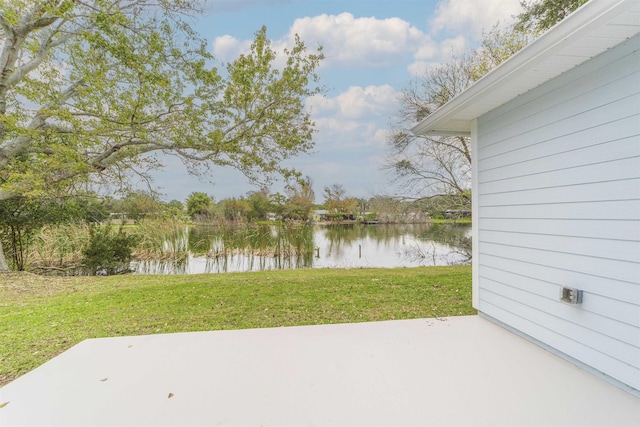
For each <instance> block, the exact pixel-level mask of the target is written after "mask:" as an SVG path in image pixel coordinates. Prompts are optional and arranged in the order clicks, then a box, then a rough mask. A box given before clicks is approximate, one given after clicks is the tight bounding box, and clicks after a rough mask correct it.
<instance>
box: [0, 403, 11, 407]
mask: <svg viewBox="0 0 640 427" xmlns="http://www.w3.org/2000/svg"><path fill="white" fill-rule="evenodd" d="M8 404H9V402H4V403H0V408H4V407H5V406H7V405H8Z"/></svg>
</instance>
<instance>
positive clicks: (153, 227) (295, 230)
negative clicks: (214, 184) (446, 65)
mask: <svg viewBox="0 0 640 427" xmlns="http://www.w3.org/2000/svg"><path fill="white" fill-rule="evenodd" d="M467 220H469V221H467ZM469 224H470V219H467V218H464V219H458V220H452V219H443V220H433V221H430V222H427V223H410V224H389V223H381V224H364V223H362V222H358V221H329V222H321V223H319V222H313V223H311V224H309V223H307V222H301V221H287V222H280V221H252V222H248V223H247V222H223V223H215V222H214V223H211V222H197V221H193V222H192V221H187V220H185V219H176V218H166V217H165V218H146V219H141V220H139V221H137V222H135V223H131V224H113V223H111V224H109V223H106V224H102V225H98V226H92V225H89V224H82V223H81V224H75V223H70V224H59V225H51V226H45V227H43V228H42V229H41V230H40V231H39V232H38V234H37V235H36V236H34V238H33V239H31V244H30V245H28V246H25V251H24V256H23V257H22V258H23V260H24V261H23V264H24V268H25V270H27V271H30V272H34V273H39V274H47V275H85V274H87V272H89V273H90V274H93V273H91V271H92V270H91V269H90V268H88V267H87V262H86V261H87V260H86V252H87V249H86V248H91V249H92V253H95V255H96V256H101V254H107V252H108V249H109V248H115V247H118V243H119V241H117V240H115V241H111V240H113V239H114V238H118V236H122V238H121V240H123V239H128V238H127V237H126V236H131V239H130V241H125V244H126V245H127V247H128V248H129V249H128V250H129V251H130V254H131V255H130V259H129V260H124V261H123V262H121V263H120V264H118V267H117V271H118V272H121V273H126V272H129V271H130V268H129V266H130V262H129V261H134V262H168V263H170V262H175V263H176V265H181V264H183V263H184V261H185V260H186V259H187V258H188V256H189V254H192V255H195V256H204V257H206V258H207V259H212V260H218V259H219V258H221V257H228V256H232V255H238V254H240V255H247V256H252V257H267V258H268V257H270V258H283V259H289V258H292V257H307V258H310V257H311V258H312V257H313V255H314V254H316V253H317V249H318V248H317V247H316V245H315V243H314V241H313V230H314V227H330V228H331V230H332V232H331V236H332V237H331V238H332V239H337V240H336V242H349V241H352V240H353V239H358V238H361V237H362V236H363V235H370V234H371V235H375V236H376V238H385V237H388V236H389V235H390V234H389V233H391V234H393V232H391V231H389V230H391V229H393V227H399V230H403V229H404V228H405V227H416V226H420V225H424V226H426V227H428V228H431V229H433V230H434V231H435V230H441V229H442V230H444V229H446V228H447V227H455V226H459V225H461V226H468V225H469ZM341 227H342V228H341ZM340 229H342V230H344V233H343V232H340V231H339V230H340ZM385 230H387V231H385ZM423 231H424V230H423ZM120 232H122V233H124V234H120ZM396 233H397V232H396ZM445 234H446V233H444V234H443V232H439V233H434V236H433V237H434V238H437V239H440V240H442V242H441V243H445V244H449V245H453V246H459V245H463V246H464V245H467V246H468V245H469V244H470V243H469V242H466V241H464V242H463V241H462V240H464V239H462V238H461V237H460V236H458V238H457V239H456V238H451V237H448V236H446V235H445ZM378 235H381V236H382V237H381V236H378ZM110 239H111V240H110ZM114 256H115V255H114ZM305 259H306V258H305ZM99 261H100V260H98V261H96V262H95V264H98V263H99ZM309 264H310V263H309V262H306V263H305V264H304V266H309ZM103 267H104V266H103ZM177 272H180V271H179V270H178V271H177ZM110 274H118V273H114V272H111V273H110Z"/></svg>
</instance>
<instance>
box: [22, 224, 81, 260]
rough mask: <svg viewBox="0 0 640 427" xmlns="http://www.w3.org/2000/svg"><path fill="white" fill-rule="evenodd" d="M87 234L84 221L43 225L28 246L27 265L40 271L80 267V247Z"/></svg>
mask: <svg viewBox="0 0 640 427" xmlns="http://www.w3.org/2000/svg"><path fill="white" fill-rule="evenodd" d="M89 235H90V232H89V225H87V224H84V223H82V224H75V223H74V224H58V225H51V226H45V227H44V228H43V229H42V230H40V232H39V233H38V235H37V236H36V237H35V239H34V240H33V243H32V244H31V246H30V247H29V252H28V253H27V265H28V266H29V268H30V269H34V270H41V271H48V270H73V269H77V268H82V258H83V256H82V249H83V248H84V247H85V245H86V244H87V243H88V242H89Z"/></svg>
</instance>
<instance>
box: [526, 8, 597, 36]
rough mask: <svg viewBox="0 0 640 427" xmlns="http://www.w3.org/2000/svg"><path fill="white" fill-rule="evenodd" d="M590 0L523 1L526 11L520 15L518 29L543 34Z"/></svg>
mask: <svg viewBox="0 0 640 427" xmlns="http://www.w3.org/2000/svg"><path fill="white" fill-rule="evenodd" d="M587 1H588V0H536V1H521V2H520V4H521V5H522V7H523V8H524V11H523V12H522V13H521V14H520V15H518V22H517V24H516V29H518V30H520V31H527V30H533V31H534V32H536V33H541V32H544V31H546V30H548V29H549V28H551V27H553V26H554V25H555V24H557V23H558V22H560V21H562V20H563V19H564V18H566V17H567V16H568V15H569V14H570V13H571V12H573V11H574V10H576V9H577V8H578V7H580V6H582V5H583V4H585V3H586V2H587Z"/></svg>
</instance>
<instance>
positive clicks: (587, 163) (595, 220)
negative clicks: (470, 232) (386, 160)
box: [475, 36, 640, 389]
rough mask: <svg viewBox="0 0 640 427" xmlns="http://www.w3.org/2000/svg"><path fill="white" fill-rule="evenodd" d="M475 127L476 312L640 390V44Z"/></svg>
mask: <svg viewBox="0 0 640 427" xmlns="http://www.w3.org/2000/svg"><path fill="white" fill-rule="evenodd" d="M584 48H585V49H586V48H588V46H585V47H584ZM477 123H478V124H477V126H478V127H477V135H478V136H477V138H478V150H477V187H476V191H477V193H478V194H477V198H478V202H477V211H478V214H477V215H478V219H477V222H476V224H475V226H476V227H477V228H478V231H477V234H478V238H477V242H475V244H476V245H478V257H479V259H478V260H477V264H478V277H479V279H478V280H479V285H478V289H479V291H478V309H479V310H480V311H481V312H484V313H486V314H488V315H490V316H492V317H494V318H496V319H498V320H500V321H502V322H504V323H506V324H508V325H510V326H511V327H513V328H515V329H517V330H519V331H521V332H523V333H525V334H527V335H529V336H531V337H533V338H535V339H537V340H539V341H541V342H543V343H545V344H547V345H549V346H551V347H553V348H556V349H557V350H559V351H561V352H563V353H565V354H567V355H569V356H571V357H573V358H575V359H577V360H579V361H581V362H583V363H585V364H587V365H589V366H592V367H593V368H595V369H597V370H599V371H601V372H603V373H605V374H607V375H609V376H611V377H613V378H615V379H617V380H619V381H621V382H623V383H625V384H627V385H630V386H631V387H634V388H636V389H640V37H639V36H636V37H634V38H633V39H631V40H629V41H627V42H625V43H623V44H621V45H620V46H617V47H616V48H614V49H611V50H610V51H608V52H606V53H604V54H602V55H600V56H598V57H596V58H594V59H592V60H591V61H588V62H586V63H584V64H582V65H580V66H578V67H576V68H574V69H572V70H571V71H569V72H567V73H565V74H563V75H561V76H559V77H557V78H555V79H554V80H551V81H549V82H547V83H545V84H543V85H542V86H539V87H538V88H536V89H534V90H532V91H530V92H528V93H526V94H524V95H521V96H519V97H517V98H515V99H514V100H512V101H511V102H509V103H508V104H506V105H504V106H502V107H499V108H497V109H496V110H493V111H491V112H489V113H488V114H485V115H484V116H482V117H480V118H479V119H478V122H477ZM562 286H569V287H575V288H578V289H582V290H583V291H584V302H583V304H581V305H578V306H570V305H566V304H563V303H561V302H560V301H559V293H560V288H561V287H562Z"/></svg>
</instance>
